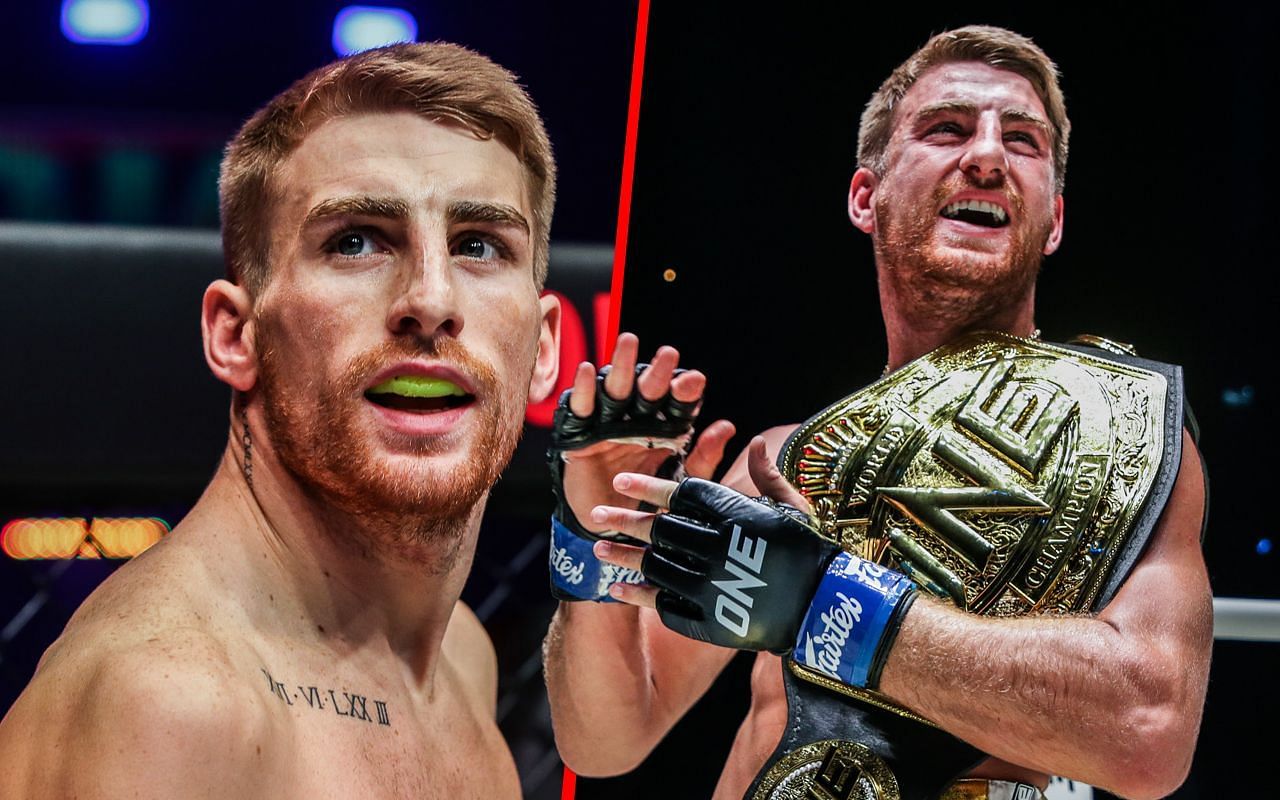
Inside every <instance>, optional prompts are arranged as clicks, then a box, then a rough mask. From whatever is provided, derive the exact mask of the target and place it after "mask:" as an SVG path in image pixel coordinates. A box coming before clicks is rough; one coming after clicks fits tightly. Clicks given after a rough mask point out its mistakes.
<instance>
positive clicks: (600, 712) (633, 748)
mask: <svg viewBox="0 0 1280 800" xmlns="http://www.w3.org/2000/svg"><path fill="white" fill-rule="evenodd" d="M732 656H733V651H729V650H725V649H723V648H718V647H712V646H711V645H706V644H703V643H701V642H694V641H691V640H688V639H684V638H682V637H679V636H677V635H676V634H673V633H671V632H670V631H668V630H666V629H665V628H663V627H662V624H661V623H660V622H659V621H658V620H657V617H656V615H655V614H653V612H652V611H650V610H647V609H638V608H635V607H633V606H627V605H624V604H621V603H608V604H603V603H561V604H560V608H559V610H558V611H557V612H556V615H555V617H554V618H553V619H552V622H551V629H550V631H549V632H548V633H547V639H546V643H545V646H544V661H545V672H546V679H547V692H548V695H549V697H550V701H551V719H552V723H553V725H554V728H555V735H556V745H557V746H558V747H559V749H560V754H561V757H562V758H563V759H564V761H565V763H566V764H567V765H569V767H570V768H571V769H573V770H574V771H576V772H579V773H581V774H586V775H616V774H620V773H623V772H628V771H630V770H632V769H634V768H635V767H636V766H638V765H639V764H640V762H641V761H643V760H644V758H645V757H646V756H647V755H648V754H649V752H650V751H652V750H653V748H654V747H655V746H656V745H657V744H658V742H659V741H661V739H662V737H663V736H665V735H666V734H667V731H669V730H670V728H671V726H672V725H674V724H675V722H676V721H677V720H678V719H679V718H680V717H681V716H682V715H683V714H684V713H685V711H687V710H688V708H689V706H690V705H692V704H693V702H694V701H695V700H696V699H697V698H698V697H700V696H701V695H702V693H703V692H705V691H706V688H707V687H708V686H710V684H711V682H712V681H714V680H715V677H716V675H718V674H719V672H720V670H721V669H723V667H724V665H725V664H727V663H728V661H729V659H730V658H731V657H732Z"/></svg>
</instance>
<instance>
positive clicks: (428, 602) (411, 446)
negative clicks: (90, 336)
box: [0, 113, 559, 800]
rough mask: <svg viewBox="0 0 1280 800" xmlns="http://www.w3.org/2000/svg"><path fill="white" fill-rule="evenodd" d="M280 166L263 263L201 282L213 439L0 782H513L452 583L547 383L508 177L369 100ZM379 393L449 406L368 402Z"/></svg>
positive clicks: (313, 787) (2, 759)
mask: <svg viewBox="0 0 1280 800" xmlns="http://www.w3.org/2000/svg"><path fill="white" fill-rule="evenodd" d="M280 178H281V179H280V182H279V183H280V186H282V187H287V191H285V192H283V193H282V194H283V197H281V198H280V200H279V203H278V205H276V206H275V207H274V208H273V213H272V215H271V217H272V220H273V223H274V224H273V227H272V234H273V237H272V243H271V244H272V247H271V250H272V253H273V261H272V265H271V269H272V273H271V276H270V281H269V282H268V284H267V285H266V287H265V288H264V289H263V290H262V292H261V294H260V295H259V296H258V297H256V298H254V297H250V296H249V294H248V293H247V292H246V290H245V289H244V288H242V287H240V286H236V285H234V284H231V283H228V282H226V281H217V282H215V283H214V284H213V285H212V286H210V287H209V289H208V290H207V291H206V294H205V298H204V307H203V328H204V335H205V354H206V360H207V361H208V363H209V366H210V368H211V369H212V371H213V373H214V375H215V376H216V377H218V378H219V379H220V380H222V381H224V382H225V383H227V384H229V385H230V386H231V387H232V388H233V389H234V390H235V392H236V395H237V399H236V401H235V402H234V404H233V405H234V407H233V413H232V418H231V429H230V434H231V435H230V442H229V446H228V449H227V451H226V454H225V455H224V457H223V459H222V461H221V463H220V465H219V467H218V469H217V471H216V473H215V475H214V478H213V480H212V482H211V483H210V485H209V487H208V488H207V489H206V491H205V493H204V495H203V496H202V497H201V498H200V500H199V502H198V503H197V504H196V506H195V507H194V508H193V509H192V510H191V511H190V513H188V515H187V516H186V517H185V518H184V519H183V521H182V523H181V524H180V525H178V526H177V528H175V529H174V531H173V532H172V533H171V534H170V535H169V536H167V537H165V538H164V539H163V540H162V541H160V542H159V543H157V544H156V545H155V546H154V547H152V548H151V549H150V550H148V551H147V552H146V553H144V554H143V555H141V556H140V557H138V558H136V559H134V560H133V561H132V562H130V563H128V564H126V565H124V566H123V567H121V568H120V569H119V570H118V571H117V572H116V573H115V574H114V575H112V577H111V578H110V579H108V580H107V581H105V582H104V583H103V584H102V585H101V586H100V587H99V588H98V589H97V590H96V591H95V592H94V594H93V595H92V596H91V597H90V598H89V599H88V600H86V601H85V603H84V604H83V605H82V606H81V607H80V609H79V610H78V611H77V613H76V614H75V616H74V617H73V619H72V621H71V622H70V623H69V624H68V626H67V628H66V630H65V632H64V633H63V635H62V636H61V637H60V638H59V639H58V640H57V641H56V642H55V643H54V644H53V645H52V646H51V647H50V648H49V650H48V651H47V652H46V653H45V655H44V657H43V659H42V660H41V662H40V665H39V668H38V669H37V672H36V675H35V677H34V678H33V680H32V682H31V684H30V685H29V686H28V688H27V690H26V691H25V692H24V693H23V694H22V696H21V697H20V698H19V699H18V701H17V702H16V703H15V704H14V706H13V707H12V708H11V709H10V711H9V713H8V715H7V716H6V717H5V719H4V721H3V723H0V763H3V764H4V765H5V767H4V769H3V770H0V797H4V798H6V799H8V798H13V799H14V800H21V799H22V798H29V799H30V800H37V798H49V797H84V798H89V797H92V798H108V799H110V798H204V797H208V798H215V797H216V798H224V797H232V798H237V799H238V800H251V799H252V798H263V799H264V800H266V799H267V798H299V799H300V800H301V799H302V798H306V799H307V800H311V799H312V798H334V800H337V799H338V798H352V797H361V798H403V797H421V798H441V799H442V800H443V799H444V798H448V800H462V799H464V798H477V800H478V799H479V798H492V797H503V798H518V797H519V796H520V785H519V780H518V777H517V775H516V771H515V764H514V762H513V760H512V757H511V754H510V751H509V750H508V749H507V746H506V743H505V742H504V741H503V739H502V736H501V735H500V733H499V731H498V727H497V724H496V722H495V719H494V715H495V708H496V691H497V665H496V659H495V655H494V651H493V647H492V644H491V643H490V641H489V638H488V636H487V634H486V633H485V631H484V629H483V628H482V627H481V625H480V623H479V621H478V620H477V619H476V617H475V615H474V614H473V613H472V612H471V611H470V610H469V609H468V608H467V607H466V606H465V605H463V604H462V603H461V602H460V601H459V600H458V598H459V596H460V594H461V591H462V587H463V584H464V583H465V581H466V578H467V574H468V572H469V571H470V567H471V561H472V557H473V555H474V552H475V542H476V534H477V532H478V529H479V521H480V517H481V514H482V513H483V511H484V505H485V500H486V498H487V495H488V491H489V489H490V488H491V486H492V483H493V480H494V479H495V478H496V475H497V473H498V471H500V470H501V468H502V466H504V465H505V463H506V461H507V459H508V458H509V457H510V453H511V449H512V448H513V447H514V444H515V441H516V438H517V437H518V434H519V431H520V428H521V425H522V423H523V416H524V410H525V406H526V403H527V402H529V401H530V400H540V399H542V398H543V397H545V396H546V395H547V394H549V392H550V390H551V388H552V387H553V386H554V383H555V377H556V370H557V353H558V346H557V345H558V339H557V337H558V327H559V316H558V312H559V307H558V305H557V302H556V301H555V300H554V299H550V298H540V297H539V291H538V287H537V285H536V283H535V279H534V276H533V255H532V253H533V246H532V241H531V233H530V229H529V225H528V223H527V220H529V219H531V218H532V215H531V212H530V200H529V196H528V194H529V193H528V190H527V187H526V176H525V172H524V168H523V166H522V165H521V163H520V162H519V160H518V159H517V158H516V156H515V155H514V154H513V153H512V152H511V151H510V150H508V149H507V148H506V147H505V146H504V145H502V144H500V143H499V142H498V141H497V140H496V139H479V138H477V137H475V136H474V135H472V134H471V133H469V132H467V131H465V130H463V129H460V128H457V127H453V126H449V125H444V124H439V123H436V122H431V121H428V120H426V119H423V118H421V117H417V116H414V115H412V114H408V113H377V114H360V115H353V116H348V117H340V118H337V119H334V120H331V121H328V122H326V123H324V124H323V125H321V126H319V127H318V128H317V129H316V130H314V131H313V132H311V133H309V134H308V136H307V138H306V139H304V140H303V142H302V143H301V144H300V145H299V147H298V148H297V150H295V151H294V152H293V153H292V154H291V155H290V156H288V158H286V160H285V161H284V162H283V163H282V165H281V167H280ZM268 367H271V368H270V369H268ZM406 376H407V377H406ZM388 384H389V387H390V388H392V389H395V390H406V389H407V390H408V391H410V392H413V391H418V392H422V391H425V392H426V393H428V394H431V393H438V392H440V391H441V390H447V394H449V395H450V396H457V395H456V394H455V392H454V389H455V388H459V387H460V388H462V389H463V390H464V392H465V397H463V398H462V399H463V400H464V401H465V402H462V403H460V404H448V407H446V408H437V407H435V406H431V407H430V408H428V409H427V410H423V409H421V408H417V409H414V408H395V407H387V406H385V405H380V404H377V403H374V402H373V401H372V400H371V399H370V398H369V396H367V393H368V392H369V390H370V389H371V388H373V387H377V386H379V385H382V386H388ZM450 387H454V388H450ZM429 405H430V404H429ZM268 420H270V421H268ZM246 436H247V437H248V438H249V440H250V441H251V444H250V446H249V447H248V448H247V449H246V447H245V446H244V445H243V442H244V438H245V437H246ZM250 476H252V477H251V478H250ZM351 487H356V489H357V491H355V492H352V490H351ZM477 774H482V775H483V776H484V779H483V780H480V781H478V780H476V775H477Z"/></svg>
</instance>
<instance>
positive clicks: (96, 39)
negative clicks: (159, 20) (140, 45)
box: [62, 0, 151, 44]
mask: <svg viewBox="0 0 1280 800" xmlns="http://www.w3.org/2000/svg"><path fill="white" fill-rule="evenodd" d="M150 21H151V9H149V8H148V7H147V0H62V34H63V35H64V36H66V37H67V38H68V39H70V40H71V41H73V42H75V43H76V44H136V43H137V42H139V41H141V40H142V37H144V36H146V35H147V27H148V25H149V24H150Z"/></svg>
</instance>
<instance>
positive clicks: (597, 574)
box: [550, 517, 644, 603]
mask: <svg viewBox="0 0 1280 800" xmlns="http://www.w3.org/2000/svg"><path fill="white" fill-rule="evenodd" d="M593 544H594V542H592V541H590V540H588V539H584V538H582V537H581V536H579V535H578V534H576V533H574V532H573V531H571V530H569V529H568V528H566V527H565V526H564V525H562V524H561V523H560V520H558V519H556V518H555V517H552V518H551V561H550V566H551V585H552V587H554V588H555V589H556V590H557V591H558V592H559V593H561V594H564V595H568V596H570V597H576V598H577V599H579V600H594V601H595V602H597V603H616V602H617V601H616V600H614V599H613V598H612V597H610V596H609V587H610V586H612V585H614V584H615V583H630V584H642V583H644V576H643V575H641V574H640V572H639V571H638V570H634V569H627V568H626V567H617V566H614V565H613V564H606V563H604V562H603V561H601V560H600V559H598V558H596V557H595V554H594V553H592V552H591V546H592V545H593Z"/></svg>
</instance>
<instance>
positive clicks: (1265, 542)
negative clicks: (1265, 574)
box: [1257, 539, 1271, 556]
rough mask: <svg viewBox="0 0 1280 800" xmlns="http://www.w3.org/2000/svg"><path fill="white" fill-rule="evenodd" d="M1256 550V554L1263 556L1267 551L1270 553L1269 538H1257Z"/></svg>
mask: <svg viewBox="0 0 1280 800" xmlns="http://www.w3.org/2000/svg"><path fill="white" fill-rule="evenodd" d="M1257 550H1258V555H1260V556H1265V555H1266V554H1267V553H1270V552H1271V540H1270V539H1259V540H1258V547H1257Z"/></svg>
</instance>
